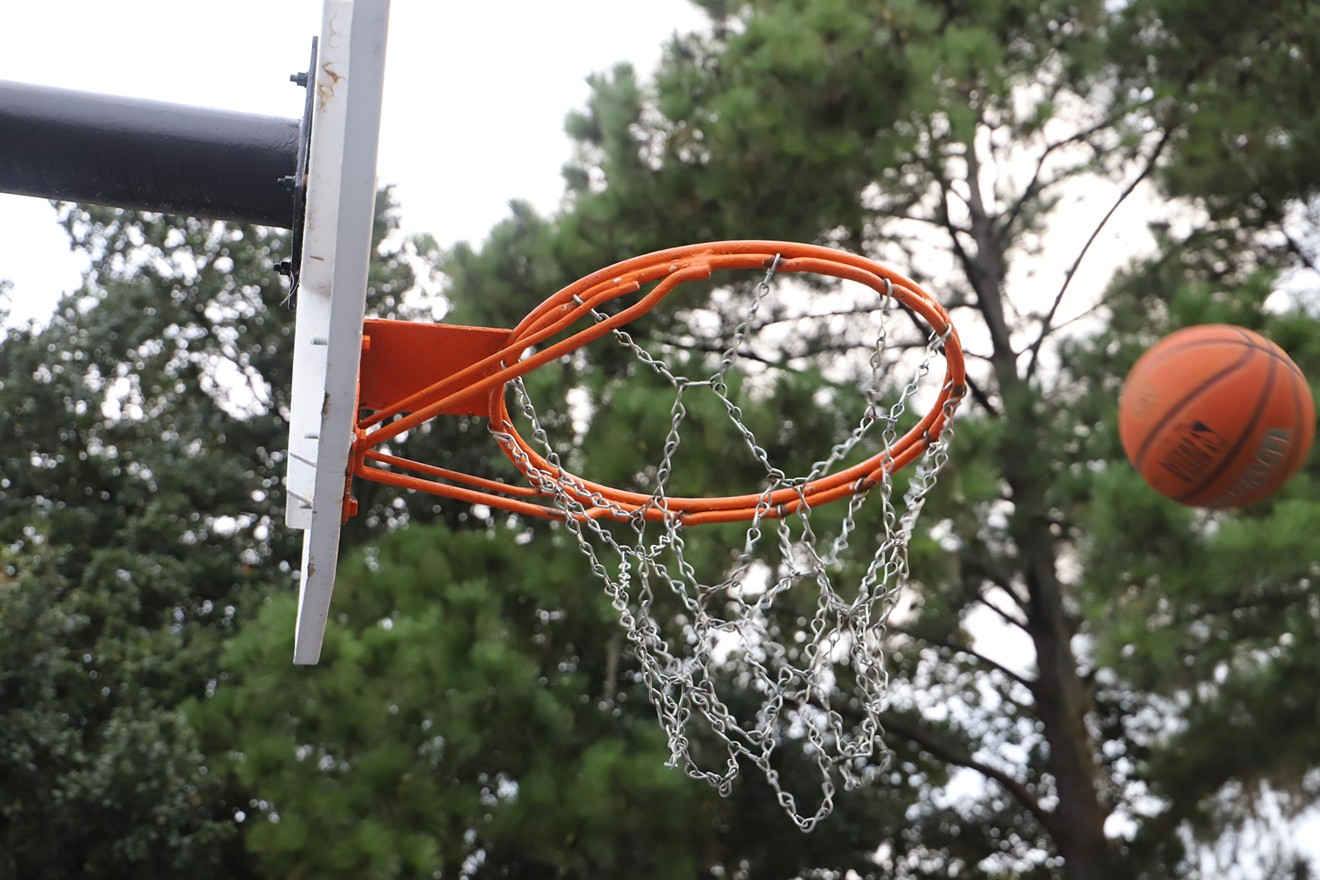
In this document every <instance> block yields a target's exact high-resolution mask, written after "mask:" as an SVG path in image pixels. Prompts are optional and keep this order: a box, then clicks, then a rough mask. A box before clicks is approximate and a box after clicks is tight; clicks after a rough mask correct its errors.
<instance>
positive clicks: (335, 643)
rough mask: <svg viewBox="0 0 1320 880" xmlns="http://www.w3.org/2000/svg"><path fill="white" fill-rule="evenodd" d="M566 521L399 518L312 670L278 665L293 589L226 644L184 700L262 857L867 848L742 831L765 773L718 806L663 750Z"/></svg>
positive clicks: (653, 861)
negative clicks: (194, 693) (232, 785)
mask: <svg viewBox="0 0 1320 880" xmlns="http://www.w3.org/2000/svg"><path fill="white" fill-rule="evenodd" d="M562 537H563V536H562V535H558V534H545V535H539V536H537V537H535V538H532V536H531V535H530V534H529V533H527V532H524V531H521V530H516V529H504V528H496V529H493V530H490V531H484V530H464V531H448V530H444V529H441V528H422V527H414V528H409V529H405V530H401V531H399V532H397V533H394V534H391V535H386V536H383V537H382V540H381V541H380V543H379V544H377V545H374V546H372V547H369V548H367V549H366V550H365V551H364V552H362V553H360V554H358V555H357V556H356V557H354V558H353V559H352V560H351V561H350V562H348V563H347V564H346V565H345V566H344V568H343V576H342V578H341V579H340V581H339V584H338V586H337V590H336V596H335V608H336V618H335V620H334V621H333V622H332V626H331V627H330V630H329V632H328V637H327V641H326V645H325V650H324V653H323V655H322V661H321V665H320V666H319V667H318V668H317V669H315V670H309V669H300V668H295V667H292V666H289V665H288V663H287V657H288V654H289V651H290V650H291V649H292V640H291V633H292V618H293V603H292V600H291V599H290V598H288V597H281V598H278V599H274V600H271V601H270V602H269V603H267V605H266V607H265V608H263V610H262V612H261V615H260V617H259V619H258V620H257V621H256V622H255V623H254V624H253V625H251V626H249V627H248V628H247V629H246V630H245V631H244V632H243V633H242V634H240V635H239V636H238V637H237V638H235V639H234V640H233V641H232V642H231V643H230V647H229V649H228V651H227V652H226V656H225V665H226V668H227V673H226V675H225V680H224V682H223V683H222V684H221V685H220V686H219V687H217V688H216V690H215V692H214V695H213V696H212V697H210V698H209V699H207V700H205V701H201V702H199V703H197V704H195V705H194V706H193V707H192V710H191V714H192V716H193V717H194V719H195V721H196V723H197V724H198V726H199V728H200V729H202V730H204V731H207V732H208V735H209V736H210V737H213V738H214V743H212V746H213V750H214V751H218V750H219V746H220V745H221V744H223V745H224V747H225V748H226V749H227V750H228V754H229V759H228V760H229V761H230V762H232V765H233V766H232V770H233V772H234V773H236V774H237V776H238V777H239V778H240V779H241V780H242V781H243V782H244V783H245V784H246V785H248V786H250V787H251V788H252V790H253V791H255V792H257V793H258V796H259V798H260V799H261V802H262V805H263V806H262V809H261V811H260V812H259V813H257V814H256V815H253V816H252V817H251V820H250V821H251V822H252V823H253V827H252V828H251V830H250V831H249V834H248V842H249V845H250V846H251V847H252V848H253V849H254V851H255V852H256V854H257V855H258V856H259V857H260V859H261V864H262V869H263V871H264V872H266V873H268V874H269V875H270V876H280V877H283V876H304V875H305V876H317V877H338V876H344V877H349V876H368V877H411V876H419V875H423V876H424V875H428V874H430V873H431V872H435V871H439V872H441V874H442V875H443V876H459V875H460V874H467V875H472V876H486V875H493V876H544V875H547V874H548V875H553V876H561V877H596V876H602V875H608V876H648V877H695V876H713V874H711V873H710V872H712V871H715V870H718V868H719V866H720V865H724V866H726V869H727V870H728V871H729V872H731V873H733V872H736V871H737V867H736V866H737V865H739V864H740V863H747V864H750V865H761V866H763V867H764V868H765V869H767V870H768V869H770V868H771V866H772V865H779V866H789V865H798V866H799V867H800V868H802V869H807V868H812V867H815V866H819V865H822V864H830V865H839V866H841V867H847V866H853V865H864V864H865V863H866V857H867V851H868V850H869V845H868V844H866V843H865V841H866V840H867V838H866V837H864V836H862V837H841V836H839V835H837V834H829V833H826V834H825V835H822V838H823V839H822V840H821V841H820V843H819V844H818V845H816V846H806V845H805V842H804V841H802V840H801V839H800V838H797V837H796V836H794V837H791V838H790V839H789V840H787V841H786V842H785V845H784V846H782V847H781V846H778V845H776V844H774V843H767V842H764V841H760V840H757V839H756V836H755V831H752V830H751V829H745V828H744V826H745V825H746V824H747V821H748V819H747V817H748V815H749V814H750V815H754V816H757V821H758V822H760V823H766V822H773V823H777V825H778V826H779V827H784V826H785V824H786V822H787V820H786V819H784V818H783V817H782V816H777V815H775V814H774V813H772V812H770V811H771V810H775V809H777V808H775V807H774V805H773V804H772V803H769V804H767V803H764V801H762V803H761V804H760V805H759V806H758V807H756V808H755V809H751V810H749V809H747V806H748V805H749V804H751V803H753V802H754V801H753V796H760V797H763V795H764V793H763V792H754V793H747V794H743V795H742V796H741V797H740V799H739V801H740V808H739V809H731V808H730V806H728V805H726V804H725V803H723V802H721V801H720V800H719V799H718V798H717V797H716V796H715V795H714V794H713V793H712V792H711V791H709V790H708V789H707V788H706V787H704V786H700V785H697V784H695V783H692V782H690V781H689V780H687V779H685V778H684V776H683V775H682V774H681V773H679V772H677V771H675V770H672V769H670V768H668V767H667V766H666V765H665V764H666V759H667V757H668V752H667V749H666V747H665V744H664V741H663V737H662V735H661V733H660V731H659V728H658V727H657V726H656V724H655V721H654V716H653V715H652V713H651V711H650V710H649V707H648V706H647V704H646V696H645V693H644V692H643V691H642V690H641V689H640V688H639V687H638V686H637V685H636V684H635V683H634V681H635V679H634V665H633V663H632V662H631V660H630V658H628V657H627V656H626V655H625V650H626V649H625V648H624V646H623V645H622V644H621V641H622V639H621V632H620V631H619V630H618V624H617V621H615V619H614V613H613V610H612V609H611V608H610V606H609V604H608V602H607V601H606V599H605V597H604V594H603V592H602V591H599V590H597V589H596V587H595V585H594V584H591V583H590V582H584V581H583V578H582V573H581V570H580V563H579V561H578V557H577V554H576V550H575V549H573V548H570V547H564V546H562V545H561V544H560V538H562ZM529 538H530V539H531V540H530V541H529V540H528V539H529ZM843 815H844V816H845V817H846V816H848V815H853V816H855V817H857V819H854V821H857V820H858V819H860V815H859V814H858V813H857V812H856V811H855V810H848V811H844V814H843ZM845 821H846V819H845ZM729 826H733V828H736V829H737V831H738V832H739V833H738V834H734V833H733V832H732V831H731V829H730V827H729ZM765 827H766V826H765V825H764V824H761V825H754V826H753V828H765ZM749 831H750V833H749Z"/></svg>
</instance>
